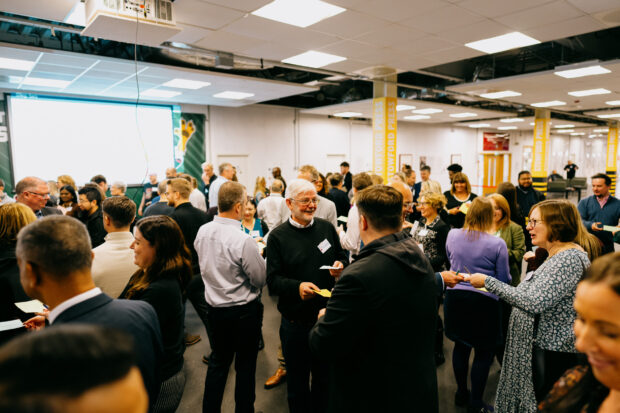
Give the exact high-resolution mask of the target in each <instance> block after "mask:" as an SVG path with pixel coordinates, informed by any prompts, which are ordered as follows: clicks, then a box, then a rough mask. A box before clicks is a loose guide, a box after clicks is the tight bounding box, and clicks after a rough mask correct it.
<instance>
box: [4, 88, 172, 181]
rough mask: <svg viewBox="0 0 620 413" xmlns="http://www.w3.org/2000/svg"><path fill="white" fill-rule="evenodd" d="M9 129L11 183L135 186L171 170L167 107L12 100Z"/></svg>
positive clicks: (48, 99)
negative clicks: (61, 180) (66, 178)
mask: <svg viewBox="0 0 620 413" xmlns="http://www.w3.org/2000/svg"><path fill="white" fill-rule="evenodd" d="M9 128H10V139H11V152H12V159H13V176H14V177H15V182H17V181H19V180H20V179H22V178H23V177H25V176H37V177H40V178H42V179H44V180H56V178H57V177H58V176H59V175H65V174H66V175H71V176H72V177H73V178H74V179H75V181H76V183H77V184H78V185H83V184H84V183H86V182H88V181H89V180H90V178H91V177H93V176H94V175H97V174H103V175H104V176H105V177H106V178H107V181H108V183H111V182H113V181H115V180H120V181H123V182H125V183H127V184H139V183H142V182H144V180H145V179H148V177H147V174H148V173H149V172H155V173H157V174H158V175H159V176H160V177H162V176H163V174H164V171H165V169H166V168H168V167H170V166H173V164H174V155H173V138H172V136H173V119H172V106H153V105H138V107H137V108H136V105H133V104H124V103H113V102H103V101H91V100H78V99H62V98H51V97H43V96H32V95H24V96H22V95H12V96H10V97H9Z"/></svg>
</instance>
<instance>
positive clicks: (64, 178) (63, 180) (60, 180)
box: [56, 175, 78, 192]
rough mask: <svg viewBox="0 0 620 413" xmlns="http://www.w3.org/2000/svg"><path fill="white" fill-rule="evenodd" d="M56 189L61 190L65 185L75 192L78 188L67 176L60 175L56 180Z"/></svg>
mask: <svg viewBox="0 0 620 413" xmlns="http://www.w3.org/2000/svg"><path fill="white" fill-rule="evenodd" d="M56 181H57V186H58V188H62V187H63V186H65V185H70V186H71V187H73V189H74V190H75V191H76V192H77V190H78V188H77V185H75V181H74V180H73V178H71V177H70V176H69V175H60V176H59V177H58V178H56Z"/></svg>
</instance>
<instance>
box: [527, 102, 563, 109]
mask: <svg viewBox="0 0 620 413" xmlns="http://www.w3.org/2000/svg"><path fill="white" fill-rule="evenodd" d="M562 105H566V102H562V101H561V100H550V101H548V102H537V103H532V106H534V107H536V108H547V107H549V106H562Z"/></svg>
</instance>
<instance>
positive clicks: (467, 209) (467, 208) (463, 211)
mask: <svg viewBox="0 0 620 413" xmlns="http://www.w3.org/2000/svg"><path fill="white" fill-rule="evenodd" d="M459 211H461V212H462V213H464V214H467V211H469V207H468V206H467V204H461V207H460V208H459Z"/></svg>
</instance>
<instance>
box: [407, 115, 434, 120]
mask: <svg viewBox="0 0 620 413" xmlns="http://www.w3.org/2000/svg"><path fill="white" fill-rule="evenodd" d="M430 118H431V117H430V116H426V115H413V116H405V119H407V120H422V119H430Z"/></svg>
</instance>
